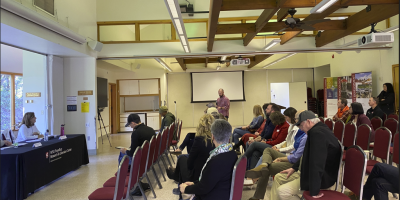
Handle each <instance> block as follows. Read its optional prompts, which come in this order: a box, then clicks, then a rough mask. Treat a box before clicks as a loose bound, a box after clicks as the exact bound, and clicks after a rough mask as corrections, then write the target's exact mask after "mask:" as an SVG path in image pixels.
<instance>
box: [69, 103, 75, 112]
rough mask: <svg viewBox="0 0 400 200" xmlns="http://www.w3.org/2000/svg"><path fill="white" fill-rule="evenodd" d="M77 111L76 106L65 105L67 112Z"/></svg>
mask: <svg viewBox="0 0 400 200" xmlns="http://www.w3.org/2000/svg"><path fill="white" fill-rule="evenodd" d="M76 110H77V106H76V105H67V111H68V112H70V111H76Z"/></svg>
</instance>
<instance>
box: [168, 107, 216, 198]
mask: <svg viewBox="0 0 400 200" xmlns="http://www.w3.org/2000/svg"><path fill="white" fill-rule="evenodd" d="M214 121H215V120H214V117H213V116H212V115H210V114H205V115H204V116H203V117H201V118H200V121H199V125H198V126H197V129H196V135H195V138H194V142H193V146H192V147H191V149H190V152H189V155H181V156H179V157H178V162H177V164H176V169H173V168H169V169H167V176H168V178H170V179H173V180H175V181H177V182H179V183H184V182H186V181H196V180H199V176H200V172H201V169H202V168H203V165H204V163H206V161H207V158H208V156H209V153H210V151H211V150H213V149H214V147H213V145H212V142H211V124H212V123H213V122H214ZM173 193H174V194H177V195H179V188H176V189H174V190H173Z"/></svg>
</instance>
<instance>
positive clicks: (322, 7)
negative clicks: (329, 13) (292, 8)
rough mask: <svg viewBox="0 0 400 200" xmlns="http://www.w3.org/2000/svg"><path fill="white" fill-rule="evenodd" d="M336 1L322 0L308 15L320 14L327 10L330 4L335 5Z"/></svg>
mask: <svg viewBox="0 0 400 200" xmlns="http://www.w3.org/2000/svg"><path fill="white" fill-rule="evenodd" d="M337 1H338V0H323V1H321V2H320V3H319V4H317V5H316V6H315V7H314V8H312V9H311V11H310V13H311V14H315V13H321V12H323V11H325V10H326V9H327V8H329V7H330V6H331V5H332V4H334V3H336V2H337Z"/></svg>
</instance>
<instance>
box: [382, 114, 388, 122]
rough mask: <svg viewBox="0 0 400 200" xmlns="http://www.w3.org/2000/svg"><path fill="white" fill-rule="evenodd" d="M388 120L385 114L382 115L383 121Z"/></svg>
mask: <svg viewBox="0 0 400 200" xmlns="http://www.w3.org/2000/svg"><path fill="white" fill-rule="evenodd" d="M387 118H388V116H387V114H386V113H383V119H382V120H383V121H386V119H387Z"/></svg>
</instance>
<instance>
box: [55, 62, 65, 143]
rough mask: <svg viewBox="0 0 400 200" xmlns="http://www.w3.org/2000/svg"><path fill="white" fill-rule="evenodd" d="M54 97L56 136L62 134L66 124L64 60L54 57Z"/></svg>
mask: <svg viewBox="0 0 400 200" xmlns="http://www.w3.org/2000/svg"><path fill="white" fill-rule="evenodd" d="M51 72H52V86H51V87H52V93H53V94H52V95H53V131H52V133H53V134H54V135H59V134H60V133H61V124H64V123H65V121H64V109H65V108H64V107H66V106H65V104H64V99H65V98H64V59H63V58H60V57H57V56H53V64H52V70H51Z"/></svg>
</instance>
